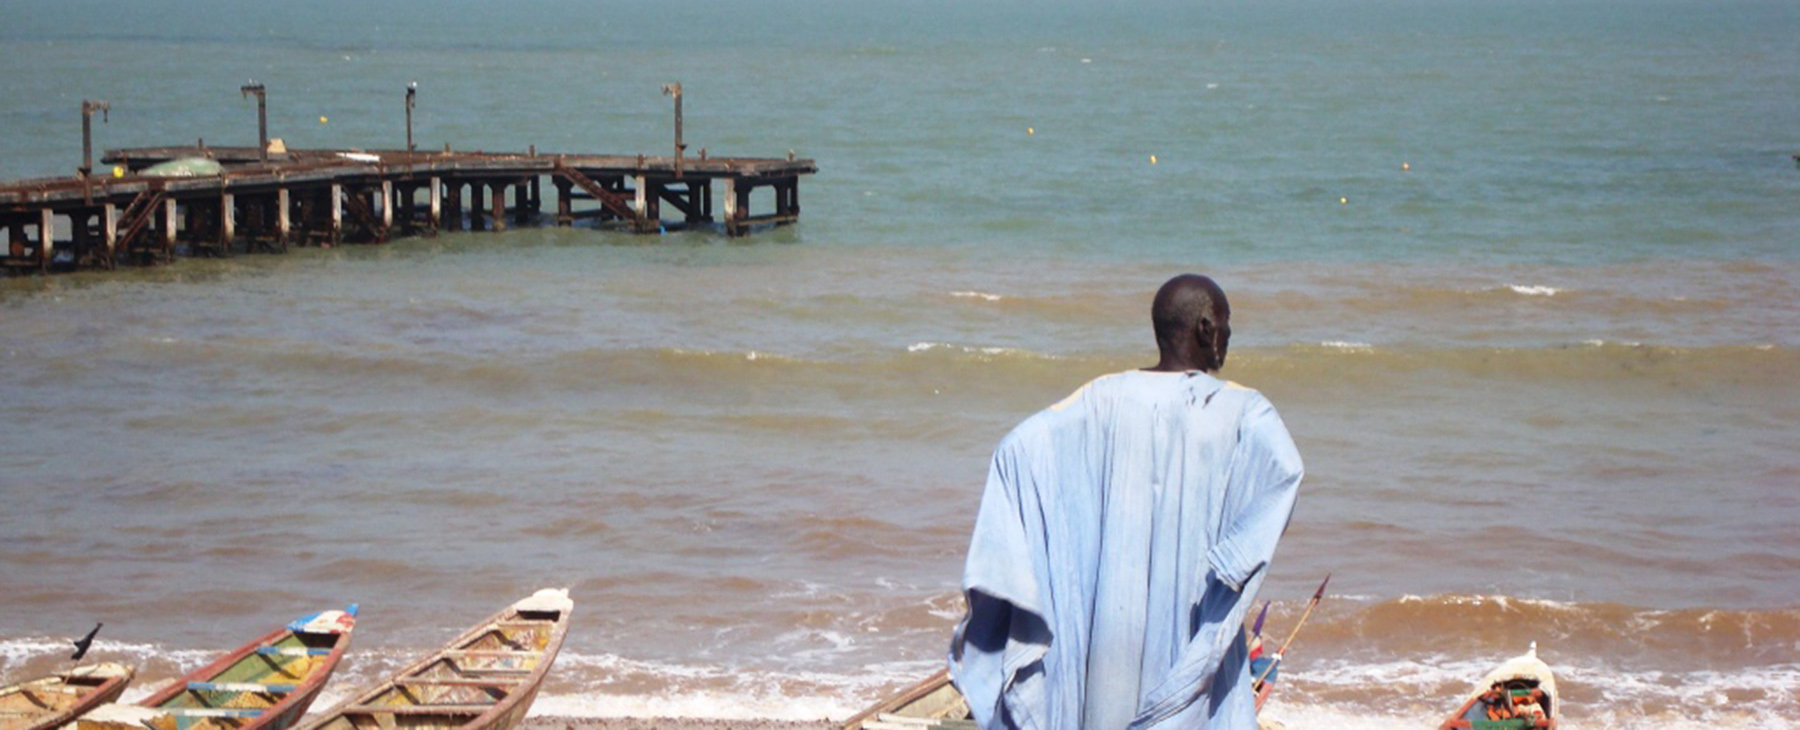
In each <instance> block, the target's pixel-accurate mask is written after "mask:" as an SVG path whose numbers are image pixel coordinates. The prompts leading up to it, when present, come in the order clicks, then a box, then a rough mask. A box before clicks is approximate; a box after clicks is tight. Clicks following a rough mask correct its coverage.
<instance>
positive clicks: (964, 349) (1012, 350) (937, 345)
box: [906, 342, 1058, 360]
mask: <svg viewBox="0 0 1800 730" xmlns="http://www.w3.org/2000/svg"><path fill="white" fill-rule="evenodd" d="M932 350H951V351H955V352H961V353H963V354H967V355H985V356H989V357H993V356H999V355H1023V356H1026V357H1035V358H1042V359H1045V360H1055V359H1058V358H1057V357H1056V356H1055V355H1046V354H1043V353H1041V352H1032V351H1030V350H1021V349H1019V348H1016V347H974V346H971V345H952V344H949V343H947V342H915V343H913V344H911V345H907V346H906V351H907V352H930V351H932Z"/></svg>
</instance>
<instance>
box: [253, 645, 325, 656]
mask: <svg viewBox="0 0 1800 730" xmlns="http://www.w3.org/2000/svg"><path fill="white" fill-rule="evenodd" d="M256 653H258V654H276V655H280V656H325V655H327V654H330V653H331V650H330V649H309V648H307V647H304V646H265V647H262V648H260V649H257V650H256Z"/></svg>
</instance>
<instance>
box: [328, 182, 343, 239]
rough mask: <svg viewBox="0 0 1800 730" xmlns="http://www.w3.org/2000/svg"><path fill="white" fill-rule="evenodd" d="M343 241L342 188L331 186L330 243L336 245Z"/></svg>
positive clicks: (337, 185) (341, 186) (340, 186)
mask: <svg viewBox="0 0 1800 730" xmlns="http://www.w3.org/2000/svg"><path fill="white" fill-rule="evenodd" d="M343 241H344V186H343V185H342V184H340V183H332V184H331V243H332V245H337V244H339V243H343Z"/></svg>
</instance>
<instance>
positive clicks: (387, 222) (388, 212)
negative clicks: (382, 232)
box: [381, 180, 394, 228]
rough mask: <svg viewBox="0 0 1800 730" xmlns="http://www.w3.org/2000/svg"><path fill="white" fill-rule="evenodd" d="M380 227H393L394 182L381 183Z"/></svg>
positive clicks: (383, 181) (384, 181) (385, 181)
mask: <svg viewBox="0 0 1800 730" xmlns="http://www.w3.org/2000/svg"><path fill="white" fill-rule="evenodd" d="M381 226H382V227H383V228H393V227H394V181H392V180H382V181H381Z"/></svg>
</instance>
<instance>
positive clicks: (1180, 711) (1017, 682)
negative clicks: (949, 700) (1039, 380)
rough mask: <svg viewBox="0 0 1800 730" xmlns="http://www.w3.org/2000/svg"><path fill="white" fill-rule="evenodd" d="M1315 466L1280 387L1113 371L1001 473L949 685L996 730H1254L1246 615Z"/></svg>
mask: <svg viewBox="0 0 1800 730" xmlns="http://www.w3.org/2000/svg"><path fill="white" fill-rule="evenodd" d="M1302 474H1303V467H1302V464H1301V461H1300V454H1299V452H1298V451H1297V450H1296V449H1295V448H1294V442H1293V439H1292V438H1291V437H1290V436H1289V435H1288V432H1287V427H1286V426H1285V425H1284V424H1283V423H1282V421H1281V417H1280V416H1279V415H1278V414H1276V412H1275V408H1274V406H1272V405H1271V404H1270V403H1269V401H1268V399H1266V398H1264V397H1263V396H1262V394H1261V393H1258V392H1256V391H1254V390H1251V389H1248V388H1245V387H1242V386H1239V385H1237V384H1235V383H1229V382H1225V381H1222V380H1219V379H1217V378H1214V377H1213V376H1211V375H1208V374H1206V373H1202V372H1177V373H1165V372H1148V371H1129V372H1123V373H1115V374H1112V375H1107V376H1103V377H1100V378H1097V379H1095V380H1094V381H1092V382H1090V383H1088V384H1087V385H1085V386H1083V387H1082V388H1081V389H1080V390H1077V391H1076V392H1075V393H1074V394H1073V395H1071V396H1069V397H1068V398H1067V399H1066V400H1064V401H1063V402H1062V403H1059V404H1057V405H1055V406H1052V407H1051V408H1049V409H1047V410H1044V411H1042V412H1039V413H1038V414H1036V415H1034V416H1032V417H1030V418H1028V419H1026V420H1025V421H1024V422H1023V423H1021V424H1019V426H1018V427H1017V428H1015V429H1014V430H1013V431H1012V433H1010V434H1008V435H1007V436H1006V438H1005V439H1003V440H1002V441H1001V442H1000V446H999V447H998V448H997V449H996V450H995V453H994V459H993V463H992V465H991V467H990V469H989V472H988V481H987V487H986V489H985V491H984V492H983V494H982V498H981V508H980V513H979V515H978V516H977V517H976V522H975V531H974V536H973V538H972V539H971V541H970V545H969V555H968V561H967V563H966V566H965V568H964V572H963V591H964V595H965V597H966V598H967V600H968V613H967V614H966V615H965V616H964V617H963V619H962V621H961V623H959V624H958V625H957V628H956V634H955V636H954V638H953V639H952V642H951V647H950V672H951V676H952V677H953V679H954V680H955V682H956V685H957V687H958V688H959V689H961V690H962V692H963V694H964V696H965V697H967V698H968V701H969V705H970V708H971V709H972V710H973V711H974V715H975V719H976V720H977V721H978V722H979V724H980V725H981V726H982V727H983V728H1009V727H1010V728H1032V729H1035V730H1076V729H1085V730H1124V729H1125V728H1130V729H1132V730H1138V729H1141V728H1153V727H1160V728H1203V727H1204V728H1218V729H1222V730H1235V729H1238V728H1244V729H1249V728H1255V727H1256V717H1255V709H1254V701H1253V696H1252V693H1251V689H1250V677H1249V674H1248V669H1247V665H1248V661H1247V655H1246V651H1245V646H1244V614H1245V612H1246V611H1247V609H1248V608H1249V606H1250V604H1251V603H1252V602H1253V600H1254V598H1255V596H1256V593H1257V590H1258V589H1259V588H1260V587H1261V586H1262V582H1263V578H1264V575H1265V573H1266V570H1265V568H1266V567H1267V566H1268V564H1269V561H1270V559H1271V558H1272V557H1273V555H1274V552H1275V544H1276V541H1277V540H1279V539H1280V537H1281V535H1282V533H1283V532H1284V531H1286V529H1287V524H1288V520H1289V518H1290V517H1291V516H1292V514H1293V510H1294V502H1295V498H1296V496H1297V495H1298V493H1299V487H1300V480H1301V476H1302Z"/></svg>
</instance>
